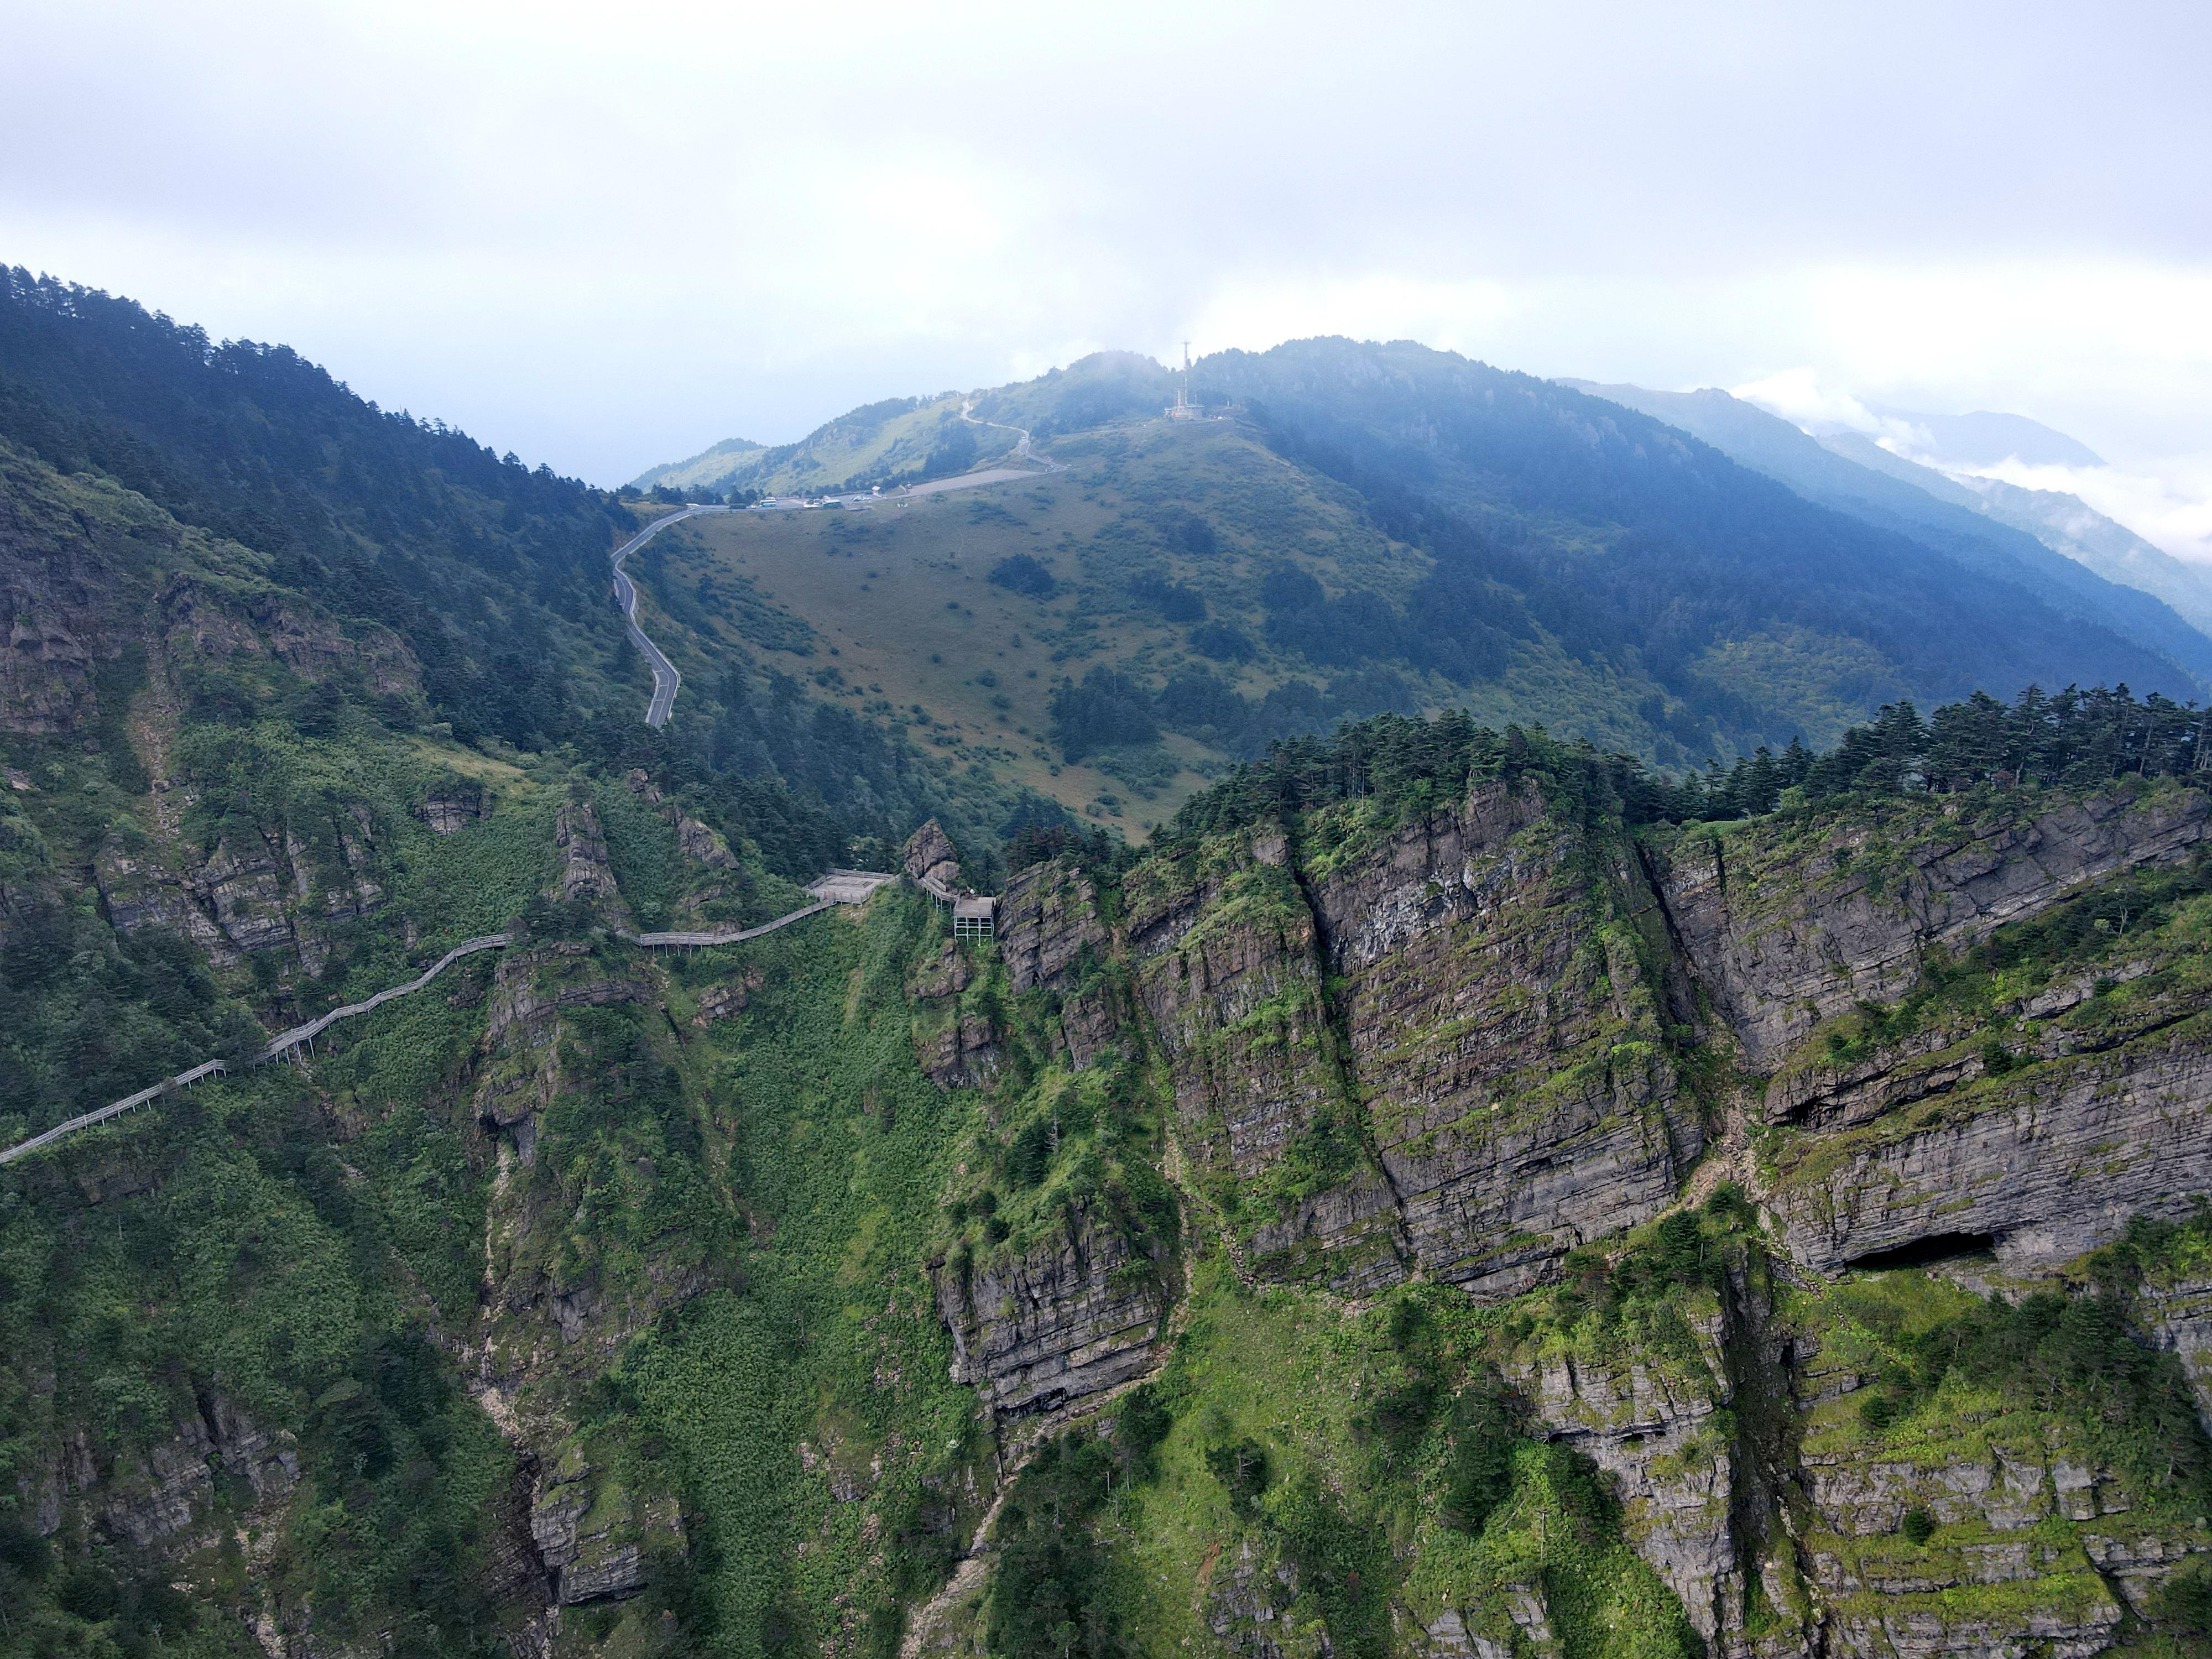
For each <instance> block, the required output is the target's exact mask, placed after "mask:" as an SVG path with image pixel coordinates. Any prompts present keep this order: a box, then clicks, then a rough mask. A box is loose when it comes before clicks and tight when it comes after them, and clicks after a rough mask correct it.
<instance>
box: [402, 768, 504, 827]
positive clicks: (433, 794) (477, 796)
mask: <svg viewBox="0 0 2212 1659" xmlns="http://www.w3.org/2000/svg"><path fill="white" fill-rule="evenodd" d="M416 811H418V813H419V814H420V816H421V817H422V822H423V823H427V824H428V825H429V826H430V832H431V833H432V834H433V835H438V836H451V835H454V834H457V833H459V831H461V830H463V829H467V828H468V827H469V825H471V824H472V823H477V821H478V820H479V819H482V818H486V817H490V816H491V792H490V791H489V790H488V789H486V788H485V787H483V785H482V784H480V783H476V782H474V781H458V780H457V781H451V782H447V783H443V784H441V785H439V786H438V787H435V788H434V789H432V790H430V791H429V792H428V793H426V794H425V795H424V796H423V798H422V805H421V806H420V807H419V808H417V809H416Z"/></svg>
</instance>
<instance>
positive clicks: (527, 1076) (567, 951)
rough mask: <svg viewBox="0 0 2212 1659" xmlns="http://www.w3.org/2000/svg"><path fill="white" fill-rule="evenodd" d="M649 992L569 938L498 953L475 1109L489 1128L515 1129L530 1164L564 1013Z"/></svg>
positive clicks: (554, 1086) (553, 1080) (555, 1076)
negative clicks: (484, 1058) (558, 1031)
mask: <svg viewBox="0 0 2212 1659" xmlns="http://www.w3.org/2000/svg"><path fill="white" fill-rule="evenodd" d="M647 994H648V993H647V987H646V985H645V984H644V982H643V981H641V980H639V979H637V978H635V977H634V976H631V975H623V974H615V973H610V972H608V971H607V969H606V968H605V964H603V963H600V962H599V960H598V959H597V958H595V957H592V955H591V953H590V950H589V947H588V946H586V945H580V944H575V943H570V942H563V943H559V944H553V945H535V946H532V947H531V948H529V949H526V950H513V951H501V953H500V954H499V957H498V958H497V960H496V961H495V963H493V965H492V980H491V993H490V995H489V999H488V1001H489V1012H488V1013H487V1015H486V1018H485V1023H484V1037H483V1046H484V1048H485V1051H486V1053H487V1054H488V1055H489V1059H488V1060H487V1062H486V1063H485V1064H483V1065H482V1066H479V1067H478V1070H477V1087H476V1102H475V1105H476V1115H477V1121H480V1122H482V1123H483V1125H484V1126H485V1127H487V1128H492V1129H504V1130H506V1131H507V1132H508V1133H510V1134H511V1135H512V1137H513V1144H514V1148H515V1152H516V1154H517V1156H518V1157H519V1158H520V1161H521V1163H522V1164H523V1166H524V1167H525V1168H527V1167H529V1165H530V1164H531V1162H532V1157H533V1154H534V1150H535V1148H536V1146H537V1139H538V1133H537V1123H536V1121H535V1120H536V1117H537V1115H538V1113H539V1112H542V1111H543V1110H544V1109H545V1108H546V1107H547V1106H549V1105H550V1104H551V1103H552V1102H553V1097H554V1095H555V1094H556V1091H558V1090H559V1088H560V1084H561V1076H560V1054H559V1051H558V1044H557V1042H556V1036H557V1030H556V1026H557V1021H558V1018H559V1016H560V1013H561V1011H562V1009H564V1008H599V1007H605V1006H609V1005H611V1004H614V1003H621V1002H639V1001H642V1000H645V998H646V996H647ZM740 1006H742V1005H740Z"/></svg>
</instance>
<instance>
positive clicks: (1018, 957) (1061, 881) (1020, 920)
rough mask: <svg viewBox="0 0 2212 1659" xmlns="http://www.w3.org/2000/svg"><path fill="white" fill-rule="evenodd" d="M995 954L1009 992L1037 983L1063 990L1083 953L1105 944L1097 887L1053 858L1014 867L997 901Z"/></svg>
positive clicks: (1101, 948) (1096, 952) (1095, 953)
mask: <svg viewBox="0 0 2212 1659" xmlns="http://www.w3.org/2000/svg"><path fill="white" fill-rule="evenodd" d="M997 935H998V940H999V957H1000V960H1001V961H1002V962H1004V963H1006V985H1007V988H1008V989H1010V990H1012V992H1013V993H1014V994H1015V995H1017V996H1019V995H1020V994H1022V993H1023V992H1024V991H1030V990H1034V989H1036V987H1039V986H1043V987H1046V988H1048V989H1050V990H1064V989H1066V987H1069V986H1070V985H1072V984H1073V983H1074V981H1075V978H1076V975H1077V973H1078V970H1079V969H1080V967H1081V966H1082V963H1083V961H1084V958H1085V954H1086V953H1088V954H1089V955H1091V956H1093V957H1096V956H1098V955H1100V954H1103V952H1104V951H1106V949H1107V948H1108V943H1109V933H1108V929H1107V927H1106V924H1105V922H1104V921H1103V920H1102V919H1101V918H1100V916H1099V914H1098V889H1097V884H1096V883H1094V882H1093V881H1092V880H1091V878H1090V877H1089V876H1088V875H1086V874H1085V872H1082V871H1080V870H1078V869H1075V868H1073V866H1069V865H1067V864H1065V863H1063V862H1061V861H1060V860H1057V859H1054V860H1050V861H1049V862H1047V863H1044V864H1033V865H1031V866H1029V867H1028V868H1027V869H1025V870H1021V871H1018V872H1015V874H1014V875H1013V877H1012V878H1011V879H1010V880H1009V881H1008V882H1007V883H1006V892H1005V894H1004V895H1003V896H1001V897H1000V900H999V914H998V919H997Z"/></svg>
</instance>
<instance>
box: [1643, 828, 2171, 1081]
mask: <svg viewBox="0 0 2212 1659" xmlns="http://www.w3.org/2000/svg"><path fill="white" fill-rule="evenodd" d="M1951 810H1952V811H1956V810H1957V809H1956V808H1955V807H1954V808H1953V809H1951ZM1882 811H1883V814H1884V816H1885V817H1886V819H1887V822H1885V823H1883V824H1882V826H1881V829H1880V830H1879V832H1876V831H1874V830H1870V829H1868V828H1867V827H1866V825H1865V823H1863V822H1862V821H1859V820H1854V821H1853V823H1852V825H1851V827H1850V828H1849V829H1842V830H1838V831H1837V832H1835V833H1833V834H1832V835H1831V836H1828V837H1826V838H1825V839H1824V840H1823V841H1821V842H1820V844H1819V845H1817V846H1814V845H1810V844H1804V845H1800V844H1798V843H1796V842H1790V843H1789V844H1787V845H1778V844H1775V843H1778V842H1780V841H1781V840H1782V838H1784V837H1786V836H1788V835H1789V834H1790V831H1788V830H1787V829H1776V830H1773V831H1765V830H1760V831H1756V832H1754V833H1753V834H1751V835H1746V836H1716V835H1711V834H1710V833H1705V834H1697V835H1690V834H1685V835H1681V836H1675V837H1674V838H1672V840H1671V842H1667V843H1665V844H1662V845H1657V846H1655V848H1654V850H1653V854H1652V863H1653V866H1654V868H1655V870H1656V872H1657V873H1658V877H1659V882H1660V888H1661V891H1662V896H1663V897H1664V898H1665V900H1666V903H1667V908H1668V914H1669V915H1670V916H1671V917H1672V919H1673V922H1674V928H1675V930H1676V933H1677V934H1678V936H1679V938H1680V941H1681V944H1682V947H1683V949H1684V951H1685V952H1686V954H1687V956H1688V957H1689V961H1690V964H1691V967H1692V971H1693V972H1694V973H1695V975H1697V978H1698V981H1699V983H1700V984H1701V985H1703V986H1704V987H1705V989H1706V991H1707V992H1708V993H1709V994H1711V997H1712V999H1713V1001H1714V1003H1715V1005H1716V1006H1717V1007H1718V1008H1719V1010H1720V1011H1721V1012H1722V1013H1723V1016H1724V1017H1725V1018H1727V1020H1728V1021H1729V1025H1730V1027H1731V1028H1732V1029H1733V1030H1734V1031H1735V1036H1736V1038H1737V1040H1738V1042H1741V1044H1742V1047H1743V1052H1744V1056H1745V1059H1746V1060H1747V1061H1748V1063H1749V1064H1750V1065H1751V1066H1753V1068H1754V1069H1757V1070H1759V1071H1765V1070H1768V1069H1770V1068H1771V1066H1773V1065H1774V1064H1775V1063H1776V1062H1777V1061H1778V1060H1780V1059H1781V1058H1782V1056H1783V1054H1784V1053H1785V1052H1786V1051H1787V1050H1788V1049H1789V1048H1790V1045H1791V1044H1793V1043H1795V1042H1797V1041H1798V1040H1799V1039H1800V1038H1802V1037H1803V1036H1806V1035H1807V1034H1808V1032H1810V1031H1811V1030H1813V1028H1814V1026H1815V1025H1817V1024H1819V1023H1820V1021H1821V1020H1823V1019H1826V1018H1832V1016H1834V1015H1836V1014H1838V1013H1841V1012H1845V1011H1847V1010H1849V1009H1850V1007H1851V1006H1853V1005H1854V1004H1855V1003H1857V1002H1859V1001H1861V1000H1875V1001H1880V1000H1887V999H1890V998H1893V997H1895V996H1898V995H1899V994H1902V993H1903V992H1905V990H1907V989H1909V988H1910V987H1911V985H1912V983H1913V981H1915V980H1916V979H1917V978H1918V976H1919V974H1920V969H1921V963H1922V960H1923V955H1924V953H1925V951H1927V949H1928V948H1929V946H1931V945H1943V946H1946V947H1948V948H1951V949H1954V950H1955V949H1957V948H1958V947H1960V946H1961V945H1967V944H1971V943H1972V942H1973V941H1975V940H1978V939H1982V938H1984V937H1985V936H1987V935H1988V934H1989V933H1990V932H1991V931H1992V930H1994V929H1995V928H1996V927H1999V926H2001V925H2002V924H2003V923H2004V922H2007V921H2013V920H2015V919H2017V918H2020V917H2022V916H2026V915H2032V914H2033V912H2035V911H2036V910H2039V909H2041V908H2045V907H2046V906H2047V905H2049V904H2050V903H2051V902H2053V901H2054V900H2055V899H2057V897H2059V896H2062V895H2063V893H2064V892H2065V891H2066V890H2068V889H2069V888H2071V887H2073V886H2075V885H2076V884H2080V883H2082V882H2085V881H2088V880H2091V879H2093V878H2100V877H2108V876H2111V875H2113V874H2116V873H2118V872H2122V871H2124V870H2128V869H2131V868H2136V867H2138V866H2144V865H2160V864H2172V863H2175V862H2178V861H2179V860H2182V859H2185V858H2186V857H2187V856H2188V855H2189V853H2190V850H2191V848H2194V847H2196V846H2197V844H2198V843H2200V842H2203V840H2204V838H2205V834H2206V825H2207V822H2208V817H2209V816H2212V801H2208V799H2207V798H2206V797H2205V796H2204V795H2203V794H2201V793H2197V792H2196V791H2194V790H2180V789H2165V788H2162V789H2154V790H2147V791H2144V792H2143V793H2141V794H2140V795H2136V794H2130V793H2113V794H2111V795H2106V796H2095V795H2093V796H2090V797H2087V799H2081V800H2073V801H2066V802H2063V803H2061V804H2058V805H2052V806H2050V807H2047V808H2045V809H2044V810H2042V811H2039V812H2037V813H2036V814H2035V815H2033V816H2032V817H2029V816H2015V815H2012V814H2010V813H2007V812H2004V811H1991V812H1990V813H1989V815H1988V816H1987V817H1982V818H1972V817H1952V816H1949V813H1948V812H1947V811H1946V810H1945V809H1944V808H1942V806H1940V805H1937V804H1936V803H1935V802H1934V801H1932V800H1929V799H1922V800H1918V801H1911V800H1905V801H1899V802H1897V803H1894V804H1886V805H1885V806H1884V807H1883V809H1882Z"/></svg>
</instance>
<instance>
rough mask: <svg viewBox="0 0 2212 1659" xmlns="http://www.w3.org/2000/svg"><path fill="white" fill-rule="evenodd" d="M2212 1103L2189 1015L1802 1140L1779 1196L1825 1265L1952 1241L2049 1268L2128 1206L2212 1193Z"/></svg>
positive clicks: (2203, 1049) (1806, 1257) (2091, 1241)
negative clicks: (1909, 1114)
mask: <svg viewBox="0 0 2212 1659" xmlns="http://www.w3.org/2000/svg"><path fill="white" fill-rule="evenodd" d="M2208 1103H2212V1051H2208V1048H2207V1046H2206V1043H2205V1040H2204V1034H2203V1032H2201V1031H2198V1030H2195V1029H2193V1022H2192V1024H2191V1026H2186V1027H2175V1028H2172V1029H2171V1030H2168V1031H2166V1032H2162V1033H2160V1034H2158V1035H2156V1036H2152V1037H2149V1038H2147V1039H2144V1040H2143V1041H2142V1042H2139V1043H2137V1044H2134V1045H2130V1046H2129V1047H2128V1048H2124V1049H2121V1050H2118V1051H2116V1052H2114V1053H2112V1054H2099V1055H2089V1056H2082V1057H2080V1058H2076V1059H2074V1060H2068V1061H2066V1062H2064V1063H2063V1064H2058V1065H2052V1066H2041V1067H2038V1068H2036V1070H2035V1071H2033V1073H2028V1074H2027V1075H2025V1076H2022V1077H2021V1078H2020V1079H2017V1081H2016V1082H2008V1083H2007V1084H2005V1085H1985V1088H1984V1096H1983V1097H1979V1098H1978V1099H1977V1100H1976V1101H1974V1102H1973V1103H1972V1109H1970V1110H1966V1111H1963V1112H1961V1113H1959V1114H1955V1115H1948V1114H1946V1113H1945V1112H1944V1111H1943V1110H1942V1108H1940V1107H1939V1108H1936V1109H1934V1110H1933V1111H1932V1112H1931V1113H1930V1114H1929V1115H1928V1117H1927V1118H1925V1119H1924V1120H1923V1119H1920V1118H1915V1119H1914V1120H1913V1121H1911V1122H1908V1123H1904V1124H1899V1125H1898V1126H1897V1127H1893V1128H1891V1127H1888V1126H1887V1120H1885V1122H1884V1124H1883V1125H1881V1126H1877V1127H1876V1128H1875V1129H1874V1130H1872V1131H1870V1132H1869V1133H1868V1135H1867V1136H1866V1137H1865V1138H1864V1139H1855V1140H1846V1141H1844V1142H1842V1143H1840V1144H1838V1145H1834V1146H1830V1145H1826V1144H1824V1143H1822V1142H1820V1141H1817V1140H1816V1141H1810V1142H1806V1143H1802V1145H1801V1146H1798V1147H1796V1148H1793V1149H1792V1153H1791V1155H1790V1157H1789V1158H1788V1159H1787V1161H1785V1162H1784V1163H1783V1164H1781V1165H1780V1166H1779V1170H1778V1175H1779V1182H1778V1188H1777V1190H1776V1192H1775V1193H1774V1194H1772V1195H1771V1198H1770V1200H1769V1201H1770V1203H1771V1205H1772V1206H1774V1207H1775V1208H1776V1210H1777V1211H1778V1212H1779V1213H1780V1214H1781V1215H1782V1216H1783V1217H1784V1220H1785V1224H1786V1225H1787V1229H1788V1236H1789V1242H1790V1249H1791V1252H1792V1254H1793V1255H1796V1258H1797V1259H1798V1260H1799V1261H1802V1262H1804V1263H1805V1264H1806V1265H1807V1266H1808V1267H1812V1268H1814V1270H1816V1271H1818V1272H1820V1273H1834V1272H1836V1271H1837V1270H1838V1269H1839V1268H1841V1267H1845V1266H1847V1265H1848V1264H1850V1263H1851V1262H1854V1261H1864V1260H1867V1259H1868V1258H1870V1257H1879V1256H1881V1255H1885V1254H1886V1253H1887V1252H1892V1251H1899V1250H1904V1249H1908V1248H1911V1247H1919V1248H1922V1249H1926V1248H1928V1247H1929V1245H1930V1244H1931V1242H1935V1241H1942V1240H1955V1241H1958V1242H1959V1243H1960V1246H1961V1247H1962V1248H1978V1247H1980V1246H1984V1245H1987V1246H1990V1247H1992V1248H1994V1249H1995V1250H1996V1254H1997V1259H1998V1261H1999V1263H2000V1265H2001V1266H2002V1267H2006V1268H2008V1270H2011V1271H2014V1272H2019V1273H2035V1272H2038V1271H2042V1270H2047V1269H2049V1268H2051V1267H2057V1266H2058V1265H2059V1264H2061V1263H2063V1262H2065V1261H2069V1260H2071V1259H2072V1258H2073V1257H2075V1256H2077V1255H2081V1253H2082V1252H2084V1251H2085V1250H2088V1249H2093V1248H2094V1247H2096V1246H2097V1245H2099V1244H2101V1243H2106V1241H2107V1240H2109V1239H2111V1238H2113V1237H2117V1236H2118V1234H2119V1233H2120V1232H2121V1231H2123V1230H2124V1228H2125V1227H2126V1225H2127V1223H2128V1218H2130V1216H2133V1215H2136V1214H2147V1215H2154V1216H2165V1217H2168V1218H2180V1217H2183V1216H2185V1215H2187V1214H2188V1213H2189V1212H2191V1210H2192V1209H2193V1208H2194V1206H2195V1205H2196V1202H2197V1198H2198V1196H2199V1195H2201V1194H2205V1193H2208V1192H2212V1112H2208V1111H2207V1110H2206V1106H2207V1104H2208Z"/></svg>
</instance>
